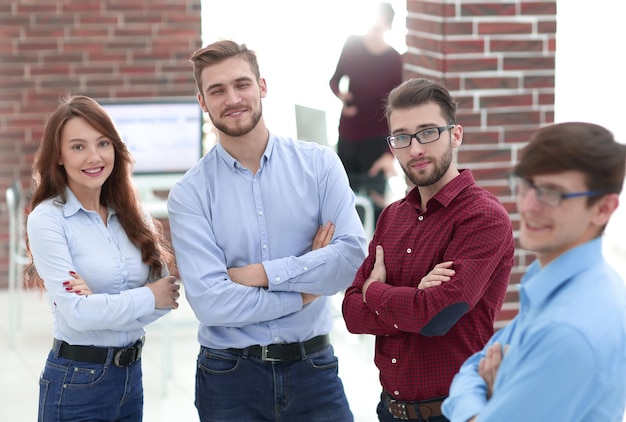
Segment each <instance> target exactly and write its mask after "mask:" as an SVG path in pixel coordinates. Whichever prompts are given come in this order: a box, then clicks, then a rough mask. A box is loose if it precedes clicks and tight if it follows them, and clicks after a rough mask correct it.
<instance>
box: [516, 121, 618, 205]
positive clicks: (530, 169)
mask: <svg viewBox="0 0 626 422" xmlns="http://www.w3.org/2000/svg"><path fill="white" fill-rule="evenodd" d="M571 170H575V171H580V172H582V173H583V174H584V175H585V182H586V184H587V189H589V190H597V191H601V192H606V193H617V194H619V193H620V192H621V191H622V188H623V185H624V177H625V171H626V145H623V144H620V143H618V142H616V141H615V138H614V137H613V134H612V133H611V132H610V131H609V130H607V129H606V128H604V127H602V126H600V125H597V124H593V123H583V122H567V123H558V124H553V125H549V126H545V127H543V128H541V129H539V130H537V131H536V132H534V133H533V135H531V137H530V140H529V142H528V144H527V145H526V146H525V147H524V149H523V150H522V151H521V159H520V160H519V162H518V163H517V165H516V166H515V167H514V169H513V172H514V173H515V174H517V175H518V176H520V177H523V178H526V179H531V178H532V177H533V176H536V175H541V174H554V173H561V172H564V171H571ZM599 198H600V197H597V196H595V197H589V198H588V200H587V204H588V205H591V204H593V203H594V202H596V201H598V200H599Z"/></svg>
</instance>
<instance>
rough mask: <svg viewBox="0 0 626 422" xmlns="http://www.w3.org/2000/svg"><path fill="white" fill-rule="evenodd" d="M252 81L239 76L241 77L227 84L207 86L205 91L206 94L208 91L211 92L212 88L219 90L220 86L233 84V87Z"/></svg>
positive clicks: (249, 78)
mask: <svg viewBox="0 0 626 422" xmlns="http://www.w3.org/2000/svg"><path fill="white" fill-rule="evenodd" d="M252 80H253V79H252V78H251V77H249V76H241V77H239V78H237V79H235V80H234V81H232V82H227V83H221V82H220V83H216V84H213V85H209V86H208V87H207V89H206V90H207V92H208V91H210V90H212V89H214V88H220V87H222V86H225V85H229V84H233V85H234V84H236V83H239V82H252Z"/></svg>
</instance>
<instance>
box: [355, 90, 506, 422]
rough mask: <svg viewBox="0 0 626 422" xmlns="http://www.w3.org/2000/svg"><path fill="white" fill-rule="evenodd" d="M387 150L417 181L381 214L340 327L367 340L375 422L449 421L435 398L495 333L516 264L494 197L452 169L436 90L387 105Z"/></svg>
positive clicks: (446, 105) (445, 104)
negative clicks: (374, 375)
mask: <svg viewBox="0 0 626 422" xmlns="http://www.w3.org/2000/svg"><path fill="white" fill-rule="evenodd" d="M386 113H387V121H388V123H389V128H390V132H391V136H389V137H388V138H387V140H388V143H389V146H390V147H391V148H392V151H393V153H394V155H395V157H396V159H397V160H398V161H399V163H400V165H401V167H402V169H403V170H404V172H405V173H406V176H407V178H408V179H409V180H410V181H411V182H412V183H413V184H414V185H415V186H416V187H415V188H413V189H412V190H411V191H410V192H409V193H407V195H406V197H405V198H403V199H401V200H399V201H397V202H394V203H393V204H391V205H389V206H388V207H387V208H385V210H384V211H383V212H382V214H381V216H380V218H379V220H378V225H377V227H376V232H375V233H374V237H373V239H372V242H371V243H370V246H369V255H368V257H367V258H366V259H365V261H364V262H363V265H361V268H360V269H359V271H358V272H357V275H356V277H355V280H354V282H353V284H352V286H351V287H350V288H348V290H347V291H346V294H345V298H344V301H343V316H344V319H345V321H346V325H347V327H348V330H349V331H350V332H352V333H355V334H373V335H375V336H376V350H375V359H374V360H375V363H376V366H377V367H378V369H379V370H380V381H381V384H382V387H383V392H382V395H381V401H380V403H379V404H378V408H377V412H378V417H379V420H380V421H397V420H401V419H405V420H406V419H409V420H426V421H429V422H440V421H447V419H446V418H445V417H444V416H442V414H441V402H442V401H443V399H444V398H445V397H446V396H447V394H448V389H449V387H450V383H451V381H452V378H453V377H454V375H455V374H456V372H457V371H458V369H459V367H460V366H461V364H462V363H463V362H464V361H465V359H467V358H468V357H469V356H470V355H472V354H473V353H474V352H476V351H478V350H480V349H482V347H483V346H484V345H485V343H486V342H487V340H489V338H490V337H491V335H492V334H493V332H494V321H495V318H496V316H497V314H498V312H499V311H500V308H501V306H502V303H503V301H504V295H505V293H506V289H507V286H508V282H509V275H510V271H511V268H512V266H513V250H514V244H513V231H512V226H511V220H510V218H509V215H508V213H507V211H506V210H505V209H504V207H503V206H502V204H501V203H500V202H499V201H498V199H497V198H496V197H495V196H493V195H492V194H490V193H489V192H488V191H486V190H485V189H483V188H481V187H479V186H478V185H477V184H476V183H475V181H474V178H473V176H472V174H471V172H470V170H459V169H457V167H456V165H455V164H454V162H453V151H454V150H455V149H456V148H458V147H459V146H460V145H461V142H462V140H463V127H462V126H461V125H459V124H457V123H456V103H455V102H454V100H453V99H452V97H451V96H450V94H449V93H448V91H447V90H446V89H445V88H444V87H443V86H441V85H439V84H437V83H435V82H432V81H428V80H425V79H411V80H409V81H406V82H404V83H403V84H402V85H400V86H398V87H397V88H395V89H394V90H393V91H392V92H391V93H390V94H389V97H388V100H387V109H386Z"/></svg>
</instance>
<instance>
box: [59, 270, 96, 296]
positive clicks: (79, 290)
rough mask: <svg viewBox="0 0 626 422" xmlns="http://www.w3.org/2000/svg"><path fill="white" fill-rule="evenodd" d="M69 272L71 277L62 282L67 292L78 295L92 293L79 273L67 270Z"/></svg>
mask: <svg viewBox="0 0 626 422" xmlns="http://www.w3.org/2000/svg"><path fill="white" fill-rule="evenodd" d="M69 274H70V276H71V277H72V278H71V279H69V280H67V281H64V282H63V286H64V287H65V290H66V291H67V292H69V293H75V294H78V295H80V296H89V295H91V294H93V293H92V291H91V289H90V288H89V286H88V285H87V283H86V282H85V280H83V278H82V277H81V276H80V274H78V273H76V272H74V271H69Z"/></svg>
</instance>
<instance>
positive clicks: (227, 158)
mask: <svg viewBox="0 0 626 422" xmlns="http://www.w3.org/2000/svg"><path fill="white" fill-rule="evenodd" d="M274 140H275V136H274V135H272V133H271V132H270V133H269V137H268V140H267V146H266V147H265V151H264V152H263V157H261V163H260V167H259V169H262V168H263V166H264V165H265V163H266V162H267V161H268V160H269V159H270V156H271V155H272V151H273V150H274ZM215 147H216V148H217V153H218V154H219V156H220V157H221V158H222V160H224V162H225V163H226V165H227V166H228V168H230V169H237V168H243V166H242V165H241V163H239V162H238V161H237V160H235V159H234V158H233V156H232V155H230V154H229V153H228V151H226V149H224V147H223V146H222V144H221V143H220V142H219V140H218V142H217V145H216V146H215Z"/></svg>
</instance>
